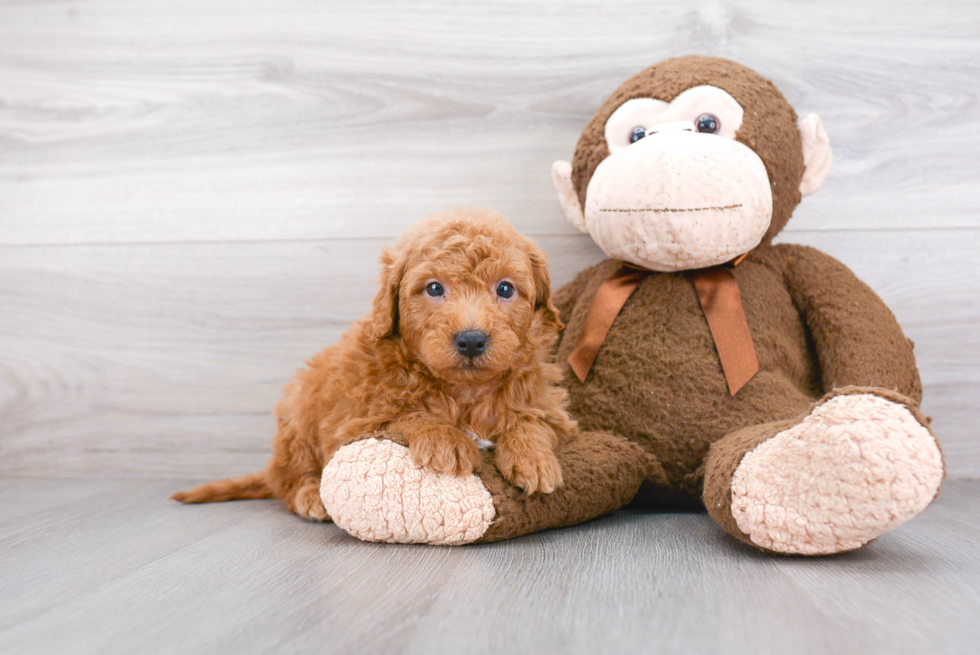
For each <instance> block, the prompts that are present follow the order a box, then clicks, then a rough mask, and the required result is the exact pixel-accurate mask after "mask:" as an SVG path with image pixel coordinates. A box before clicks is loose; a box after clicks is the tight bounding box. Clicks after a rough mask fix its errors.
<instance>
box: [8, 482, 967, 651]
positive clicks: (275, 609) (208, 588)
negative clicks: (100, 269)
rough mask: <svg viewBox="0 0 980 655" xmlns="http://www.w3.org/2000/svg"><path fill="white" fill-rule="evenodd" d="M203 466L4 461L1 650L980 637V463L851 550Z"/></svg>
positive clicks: (809, 646) (628, 516) (820, 645)
mask: <svg viewBox="0 0 980 655" xmlns="http://www.w3.org/2000/svg"><path fill="white" fill-rule="evenodd" d="M186 484H189V483H181V482H172V481H171V482H160V481H157V482H136V481H106V480H101V481H100V480H57V481H55V480H20V481H9V480H8V481H3V482H0V653H4V654H5V655H10V654H14V653H59V655H69V654H72V653H99V654H107V653H127V654H131V653H143V652H154V653H237V654H244V653H304V652H316V653H360V652H363V653H397V652H405V653H442V652H452V653H489V652H497V653H517V652H534V653H562V654H568V653H590V654H591V653H631V652H644V653H652V652H664V653H685V654H691V653H721V652H726V653H743V652H744V653H753V655H759V654H762V653H794V654H795V653H923V652H928V653H976V652H978V649H980V622H978V621H977V617H978V616H980V525H978V522H977V515H978V510H980V481H965V480H954V481H950V482H948V483H947V485H946V487H945V488H944V492H943V495H942V497H941V498H940V499H939V500H938V501H937V502H936V503H934V504H933V506H932V507H930V508H929V509H928V510H927V511H926V512H925V513H924V514H923V515H922V516H921V517H919V518H918V519H916V520H914V521H913V522H911V523H909V524H906V525H904V526H902V527H900V528H899V529H897V530H895V531H894V532H892V533H890V534H888V535H886V536H884V537H882V538H881V539H879V540H878V541H877V542H875V543H873V544H871V545H870V546H869V547H867V548H865V549H863V550H861V551H858V552H856V553H851V554H847V555H842V556H838V557H834V558H825V559H804V558H788V557H774V556H768V555H764V554H761V553H757V552H755V551H753V550H751V549H750V548H748V547H745V546H743V545H741V544H739V543H738V542H735V541H734V540H732V539H730V538H729V537H727V536H725V535H724V534H723V533H722V532H721V530H720V529H718V528H716V527H715V526H714V524H713V523H711V521H710V520H709V519H708V518H707V516H706V515H701V514H683V513H678V514H664V513H644V512H633V511H624V512H620V513H617V514H615V515H613V516H611V517H606V518H604V519H600V520H597V521H594V522H592V523H589V524H586V525H584V526H578V527H575V528H570V529H566V530H560V531H551V532H546V533H542V534H538V535H533V536H530V537H526V538H523V539H518V540H514V541H511V542H504V543H500V544H491V545H485V546H471V547H461V548H434V547H415V546H389V545H377V544H367V543H361V542H358V541H356V540H354V539H352V538H350V537H348V536H347V535H346V534H345V533H343V532H342V531H341V530H340V529H338V528H337V527H336V526H334V525H332V524H326V525H318V524H312V523H307V522H304V521H302V520H300V519H298V518H296V517H294V516H292V515H290V514H288V513H287V512H286V511H285V510H284V509H282V507H281V506H280V505H279V504H278V503H277V502H275V501H257V502H247V503H246V502H241V503H225V504H218V505H207V506H197V507H186V506H181V505H178V504H176V503H173V502H172V501H169V500H167V495H168V494H169V493H170V492H171V491H173V490H175V489H178V488H183V487H184V486H186Z"/></svg>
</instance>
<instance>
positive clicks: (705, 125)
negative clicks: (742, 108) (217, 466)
mask: <svg viewBox="0 0 980 655" xmlns="http://www.w3.org/2000/svg"><path fill="white" fill-rule="evenodd" d="M695 125H697V127H698V132H704V133H705V134H718V128H720V127H721V124H720V123H719V122H718V119H717V118H715V117H714V116H713V115H711V114H701V115H700V116H698V120H697V121H696V122H695Z"/></svg>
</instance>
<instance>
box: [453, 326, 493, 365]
mask: <svg viewBox="0 0 980 655" xmlns="http://www.w3.org/2000/svg"><path fill="white" fill-rule="evenodd" d="M489 340H490V338H489V337H488V336H487V333H486V332H484V331H482V330H463V331H462V332H457V333H456V350H458V351H459V354H460V355H462V356H464V357H469V358H470V359H473V358H474V357H479V356H480V355H482V354H483V351H484V350H486V349H487V342H488V341H489Z"/></svg>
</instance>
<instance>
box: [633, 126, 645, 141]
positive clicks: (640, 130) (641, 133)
mask: <svg viewBox="0 0 980 655" xmlns="http://www.w3.org/2000/svg"><path fill="white" fill-rule="evenodd" d="M646 135H647V131H646V128H645V127H643V126H641V125H637V126H636V127H634V128H633V131H632V132H630V143H636V142H637V141H639V140H640V139H642V138H643V137H645V136H646Z"/></svg>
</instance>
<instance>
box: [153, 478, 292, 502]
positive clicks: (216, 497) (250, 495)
mask: <svg viewBox="0 0 980 655" xmlns="http://www.w3.org/2000/svg"><path fill="white" fill-rule="evenodd" d="M272 497H273V494H272V488H271V487H270V486H269V483H268V482H267V480H266V473H265V471H259V472H258V473H249V474H248V475H242V476H239V477H237V478H228V479H227V480H218V481H217V482H209V483H208V484H204V485H201V486H200V487H197V488H196V489H191V490H190V491H178V492H177V493H175V494H174V495H173V496H171V498H173V499H174V500H179V501H180V502H182V503H220V502H221V501H223V500H257V499H259V498H272Z"/></svg>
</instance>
